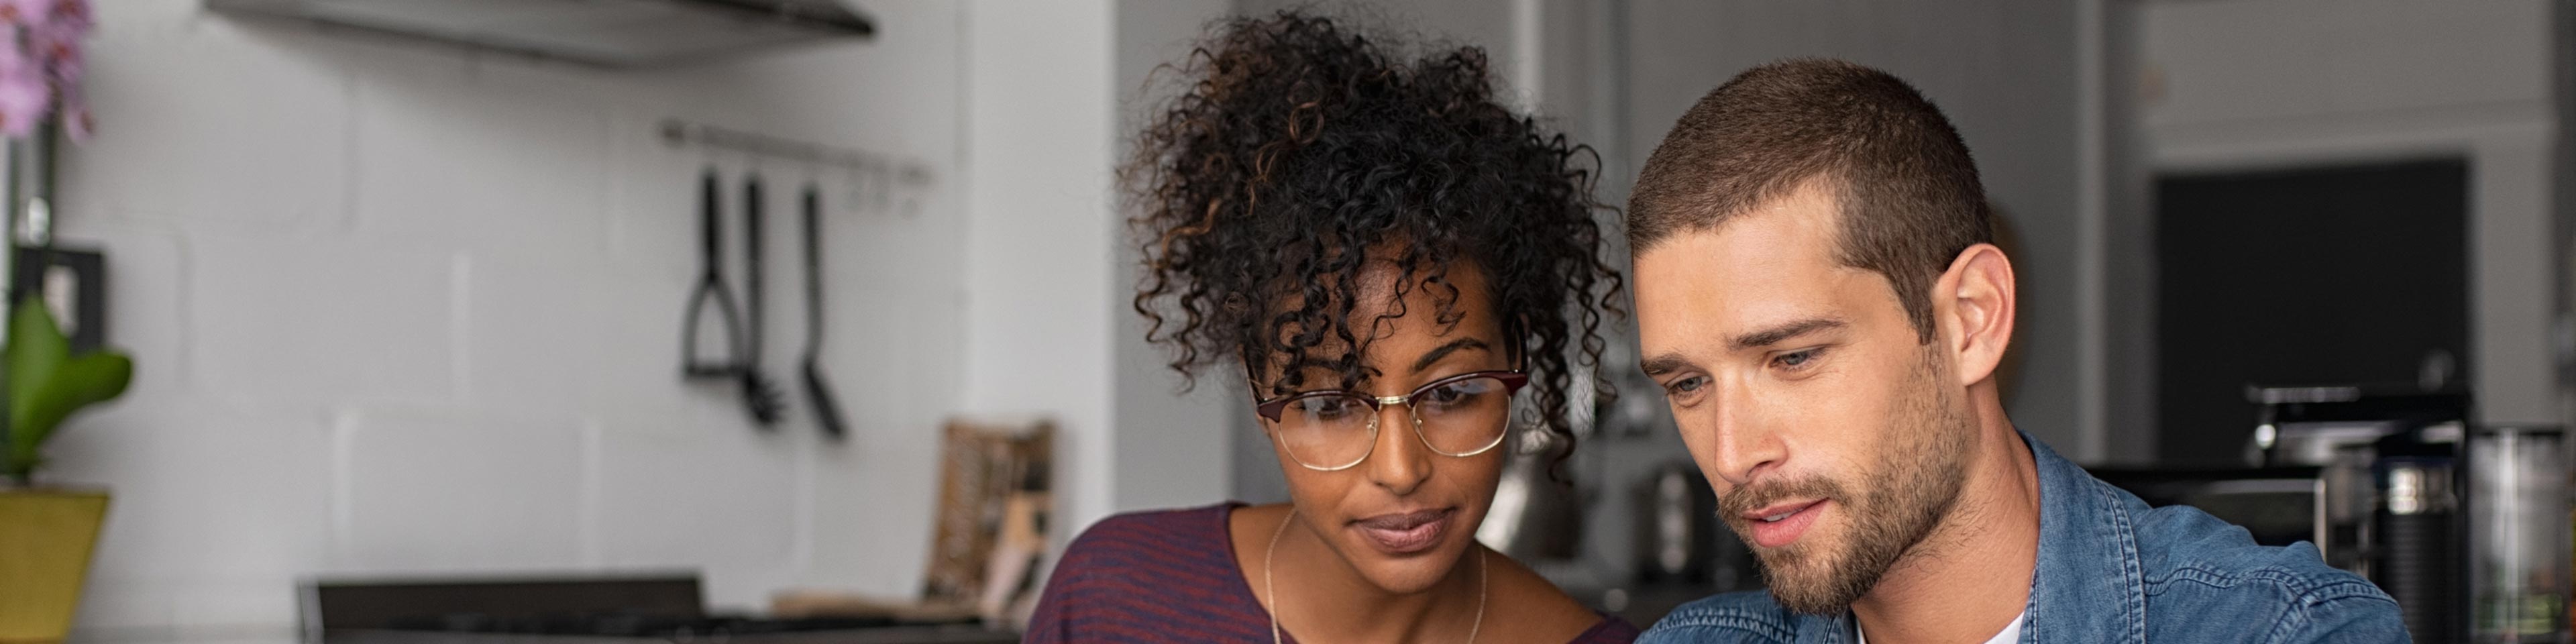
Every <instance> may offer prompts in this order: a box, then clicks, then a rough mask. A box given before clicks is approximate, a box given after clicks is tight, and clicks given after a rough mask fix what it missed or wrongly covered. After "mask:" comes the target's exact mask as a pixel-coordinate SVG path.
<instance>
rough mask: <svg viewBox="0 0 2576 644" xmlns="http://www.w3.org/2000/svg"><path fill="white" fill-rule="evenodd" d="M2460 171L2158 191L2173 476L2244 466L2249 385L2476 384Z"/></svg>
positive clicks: (2416, 167) (2380, 166) (2161, 373)
mask: <svg viewBox="0 0 2576 644" xmlns="http://www.w3.org/2000/svg"><path fill="white" fill-rule="evenodd" d="M2468 181H2469V168H2468V163H2467V162H2466V161H2463V160H2460V159H2441V160H2422V161H2404V162H2392V163H2376V164H2366V165H2344V166H2331V167H2307V168H2296V169H2279V170H2265V171H2259V172H2228V173H2207V174H2168V175H2163V176H2159V177H2158V178H2157V179H2156V276H2157V283H2156V291H2157V293H2156V355H2157V358H2158V360H2159V362H2158V363H2157V370H2158V374H2157V381H2156V384H2157V388H2158V389H2157V393H2156V399H2157V403H2158V404H2159V405H2160V407H2159V409H2158V415H2159V417H2160V418H2161V423H2160V424H2161V425H2162V427H2161V430H2160V432H2159V434H2160V435H2159V436H2158V437H2157V445H2156V447H2157V450H2158V451H2157V457H2158V460H2159V461H2162V462H2165V463H2171V464H2194V465H2219V464H2241V463H2243V460H2242V459H2243V458H2244V450H2245V444H2246V440H2247V438H2248V437H2249V436H2250V435H2251V433H2252V431H2253V426H2254V408H2253V406H2252V405H2251V404H2249V403H2247V402H2246V401H2245V386H2246V385H2247V384H2248V383H2261V384H2266V385H2298V384H2351V383H2379V384H2386V383H2427V384H2430V383H2429V382H2428V381H2442V383H2441V384H2443V385H2444V386H2454V387H2456V386H2461V385H2462V384H2463V382H2462V381H2461V378H2463V377H2464V376H2463V374H2467V373H2469V368H2468V364H2467V359H2468V356H2469V352H2468V348H2469V341H2468V340H2469V331H2468V329H2469V324H2468V312H2469V294H2468V293H2469V278H2468V202H2469V201H2468V200H2469V197H2468Z"/></svg>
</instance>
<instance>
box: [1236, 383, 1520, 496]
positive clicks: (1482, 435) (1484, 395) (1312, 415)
mask: <svg viewBox="0 0 2576 644" xmlns="http://www.w3.org/2000/svg"><path fill="white" fill-rule="evenodd" d="M1526 384H1529V374H1527V373H1522V372H1520V371H1518V370H1506V371H1476V372H1470V373H1462V374H1458V375H1455V376H1450V377H1447V378H1441V379H1439V380H1434V381H1431V382H1430V383H1429V384H1425V385H1422V386H1421V387H1420V388H1417V389H1414V390H1413V393H1408V394H1405V395H1402V396H1371V395H1368V394H1364V393H1360V392H1356V391H1347V390H1341V389H1325V390H1317V391H1307V392H1299V393H1294V394H1289V395H1286V396H1281V397H1279V398H1278V399H1275V400H1269V401H1265V402H1260V403H1256V404H1255V406H1254V409H1255V410H1258V411H1259V413H1260V414H1261V417H1262V418H1263V419H1267V420H1269V421H1270V428H1271V434H1272V435H1273V436H1276V437H1278V440H1279V446H1280V448H1281V449H1284V450H1286V451H1287V452H1288V458H1289V459H1290V460H1294V461H1297V464H1298V465H1303V466H1306V469H1310V470H1317V471H1323V472H1332V471H1337V470H1346V469H1350V468H1351V467H1353V466H1356V465H1359V464H1360V461H1365V460H1368V457H1369V453H1370V452H1373V451H1375V450H1376V449H1377V417H1378V416H1379V415H1380V413H1379V412H1380V411H1382V410H1384V409H1385V408H1386V406H1387V405H1404V406H1405V408H1406V409H1407V410H1409V411H1410V415H1411V416H1412V417H1413V433H1414V435H1415V436H1418V437H1421V438H1422V444H1423V445H1424V446H1427V447H1430V448H1431V451H1434V452H1439V453H1441V454H1443V455H1447V456H1459V457H1465V456H1475V455H1477V454H1483V453H1485V451H1486V450H1491V449H1493V448H1494V446H1496V445H1501V444H1503V430H1504V428H1505V427H1506V426H1507V425H1508V421H1509V420H1510V419H1511V413H1512V404H1511V401H1512V393H1513V392H1517V391H1520V389H1521V386H1522V385H1526Z"/></svg>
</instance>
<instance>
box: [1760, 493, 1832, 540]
mask: <svg viewBox="0 0 2576 644" xmlns="http://www.w3.org/2000/svg"><path fill="white" fill-rule="evenodd" d="M1825 503H1826V501H1825V500H1823V499H1818V500H1815V501H1808V502H1805V503H1786V504H1780V505H1774V506H1771V507H1767V508H1763V509H1760V510H1755V511H1752V512H1748V513H1745V516H1744V519H1746V521H1747V522H1748V523H1751V524H1752V526H1753V544H1754V545H1757V546H1761V547H1764V548H1778V547H1781V546H1786V545H1789V544H1791V543H1794V542H1796V541H1797V540H1798V537H1800V536H1804V535H1806V534H1807V528H1811V527H1814V526H1815V525H1816V515H1819V514H1823V513H1824V509H1825ZM1772 517H1778V518H1779V520H1778V521H1766V520H1765V519H1769V518H1772Z"/></svg>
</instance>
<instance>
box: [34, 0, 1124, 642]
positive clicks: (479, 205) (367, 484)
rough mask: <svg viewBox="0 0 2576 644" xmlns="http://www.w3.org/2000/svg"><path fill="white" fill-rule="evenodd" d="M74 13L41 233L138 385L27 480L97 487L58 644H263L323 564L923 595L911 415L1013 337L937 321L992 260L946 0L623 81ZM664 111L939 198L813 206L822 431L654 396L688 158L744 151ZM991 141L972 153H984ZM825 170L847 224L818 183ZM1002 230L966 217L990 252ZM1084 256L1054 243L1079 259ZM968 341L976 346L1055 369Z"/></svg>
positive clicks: (924, 437)
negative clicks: (682, 576)
mask: <svg viewBox="0 0 2576 644" xmlns="http://www.w3.org/2000/svg"><path fill="white" fill-rule="evenodd" d="M97 6H98V11H99V13H100V17H101V26H100V28H99V31H98V34H97V36H96V37H95V38H94V39H93V40H92V41H91V43H90V46H91V49H90V55H91V71H90V78H91V82H90V85H89V92H90V94H91V97H92V103H93V104H94V105H95V106H96V108H97V112H98V114H97V117H98V122H99V135H98V137H97V138H96V139H95V140H94V141H92V142H91V143H89V144H88V145H86V146H82V147H77V148H73V149H70V150H69V151H68V152H67V153H66V155H65V157H64V159H63V162H64V168H63V171H64V179H63V184H62V194H61V199H60V202H59V203H60V205H59V207H58V210H57V212H58V213H60V226H61V227H60V232H61V235H62V237H63V239H64V240H65V241H66V242H67V243H93V244H97V245H100V246H103V247H105V248H106V250H107V253H108V257H109V263H110V265H111V269H112V271H113V273H114V283H113V291H112V293H111V296H110V299H111V301H110V305H111V307H112V309H113V313H112V315H113V323H114V328H113V333H114V335H113V336H112V338H111V340H112V342H114V343H115V344H117V345H119V346H122V347H125V348H127V349H129V350H131V351H132V352H133V353H134V355H135V358H136V362H137V365H138V375H137V378H136V381H135V382H134V385H133V387H132V390H131V391H130V392H129V393H128V394H127V395H126V397H125V398H124V399H123V400H122V401H120V402H118V403H116V404H114V405H113V406H111V407H108V408H106V409H104V410H103V411H99V412H95V413H93V414H91V415H87V416H83V417H79V418H76V419H74V420H73V421H72V422H71V424H69V425H68V426H67V427H66V428H65V430H64V431H63V433H62V434H60V436H59V438H58V439H57V440H56V441H55V442H54V444H53V445H52V449H51V455H52V457H53V458H54V461H53V463H52V465H53V467H52V468H51V469H49V470H47V471H46V473H45V474H46V475H47V476H48V478H50V479H51V480H53V481H56V482H62V483H81V484H96V485H103V486H107V487H109V488H111V489H113V491H114V493H115V495H116V498H115V502H114V506H113V510H112V511H111V516H110V518H109V523H108V526H107V532H106V536H105V537H104V542H103V544H102V546H101V549H100V551H99V552H98V556H97V559H96V563H95V565H94V567H93V572H94V576H93V581H92V584H91V586H90V587H89V590H88V593H87V597H86V601H85V603H84V605H83V607H82V612H81V626H80V629H79V630H78V631H77V634H76V637H77V638H78V639H81V640H85V641H137V640H162V639H221V638H227V637H233V638H243V639H256V640H271V641H274V640H283V639H285V638H287V637H290V636H291V631H290V630H289V625H290V624H291V622H292V620H293V618H294V604H293V601H294V594H293V588H294V585H295V582H296V581H297V580H298V579H299V578H302V577H305V576H308V575H316V574H322V575H343V574H375V573H405V574H408V573H434V572H460V571H491V570H514V571H515V570H531V569H545V570H593V569H636V568H653V569H669V568H682V569H698V570H703V571H704V573H705V575H706V580H707V582H708V584H709V586H708V587H709V590H710V591H711V595H712V599H713V600H714V601H715V602H717V603H718V604H719V605H725V606H753V605H759V604H763V603H765V601H766V595H767V593H769V592H770V591H772V590H775V589H777V588H780V587H783V586H790V585H810V586H825V587H835V588H848V589H855V590H861V591H867V592H875V593H883V594H891V595H902V594H908V593H910V592H911V591H912V590H913V589H914V588H915V587H916V585H917V583H918V576H919V573H920V566H921V560H922V557H921V555H919V554H915V553H925V552H926V551H927V548H928V544H927V541H928V536H929V535H928V518H929V515H930V513H931V503H932V496H933V483H934V481H933V477H934V475H935V470H934V469H933V468H934V466H935V461H936V458H935V454H936V447H937V427H938V422H939V421H940V419H942V418H943V417H945V416H947V415H948V414H949V413H951V412H952V411H955V410H957V409H959V408H961V407H963V406H965V403H966V402H967V401H968V400H970V398H969V397H968V393H969V392H972V394H973V397H972V398H971V400H977V401H983V400H991V399H994V398H995V397H996V396H995V387H992V386H989V385H988V386H983V387H980V388H976V387H969V386H968V384H969V382H968V380H967V377H966V374H967V373H969V369H970V367H969V365H970V364H976V363H971V362H970V361H969V360H968V358H969V352H968V351H967V349H966V346H967V344H968V342H969V341H968V338H969V337H970V334H971V335H972V336H974V337H979V338H981V337H984V336H995V335H1007V334H1003V333H1000V332H1001V331H1002V330H1003V329H1001V328H996V327H994V326H992V325H989V324H988V325H981V326H976V325H969V324H968V323H967V322H968V317H967V315H966V312H967V311H968V310H969V309H967V308H966V305H967V304H968V303H967V302H966V301H965V300H964V299H963V297H962V294H963V293H964V292H965V291H964V289H965V287H966V285H967V284H968V283H969V279H968V278H967V277H961V276H976V277H982V276H987V275H989V273H987V272H977V270H973V269H970V266H978V265H976V264H974V262H975V261H977V260H979V259H983V258H984V256H983V255H979V254H976V253H980V252H982V251H977V252H969V250H968V249H969V248H970V247H971V246H975V245H972V244H969V243H967V240H968V234H969V231H970V226H969V224H968V222H969V221H970V218H968V217H964V216H962V215H965V214H968V212H969V211H966V210H963V209H961V208H960V207H959V206H958V205H957V204H958V200H957V196H956V195H958V194H959V192H958V191H959V190H960V189H961V188H962V187H963V186H965V185H968V183H967V182H965V181H963V180H962V178H961V177H958V176H957V172H956V169H957V168H958V167H959V163H958V158H959V156H960V139H961V138H962V137H961V136H960V131H961V129H962V128H963V127H965V124H964V123H962V122H961V121H960V118H961V116H968V112H967V111H966V110H963V109H961V101H962V100H964V99H963V98H961V97H962V96H964V95H966V92H965V90H966V89H967V88H965V87H963V86H961V82H960V81H959V77H960V71H961V70H962V69H963V68H964V65H963V61H962V60H961V54H963V53H965V52H964V50H963V49H962V48H961V47H960V45H959V43H960V34H961V32H963V31H964V30H965V29H966V25H967V24H968V23H966V22H965V18H966V15H965V12H963V11H961V10H960V9H958V8H956V7H954V6H952V5H950V4H949V3H944V2H935V1H927V0H923V1H901V0H878V1H871V2H868V3H866V8H867V10H868V11H869V12H870V13H871V14H872V15H873V16H874V17H875V18H876V19H877V20H878V24H879V26H880V28H881V30H880V35H879V36H878V37H877V38H876V39H875V40H874V41H873V42H869V43H865V44H852V45H834V46H826V47H819V48H812V49H806V50H799V51H793V52H784V53H780V54H777V55H774V56H767V57H760V58H756V59H746V60H743V61H740V62H728V63H722V64H712V65H707V66H703V67H696V68H688V69H679V70H671V71H660V72H631V73H629V72H606V71H598V70H591V69H584V68H578V67H570V66H565V65H560V64H545V63H537V62H531V61H526V60H520V59H514V58H510V57H503V56H488V55H476V54H471V53H465V52H461V51H458V50H452V49H445V48H440V47H436V46H421V45H415V44H409V43H393V42H388V41H384V40H380V39H374V38H370V37H365V36H360V35H352V34H325V33H318V32H317V31H316V30H314V29H312V28H310V27H306V26H302V25H297V24H287V23H245V22H242V21H239V20H237V19H233V18H229V17H225V16H220V15H214V14H209V13H206V12H204V11H203V10H202V9H200V8H199V7H198V3H197V2H195V1H194V0H116V1H113V2H102V3H98V5H97ZM1049 6H1052V5H1049ZM987 64H990V62H989V61H987ZM1098 78H1100V79H1105V78H1106V75H1105V73H1104V74H1102V75H1100V76H1099V77H1098ZM1086 86H1087V87H1088V88H1090V91H1092V92H1093V93H1094V94H1095V95H1096V94H1098V92H1099V89H1098V88H1099V87H1100V86H1101V83H1100V82H1092V83H1088V84H1087V85H1086ZM1101 100H1105V99H1101ZM671 116H676V117H684V118H690V119H695V120H702V121H707V122H713V123H719V124H725V125H730V126H735V127H741V128H746V129H753V130H760V131H767V132H773V133H777V134H781V135H785V136H791V137H797V138H804V139H810V140H814V141H818V142H824V143H831V144H840V145H849V146H859V147H865V148H870V149H875V150H883V151H889V152H895V153H900V154H903V155H906V156H908V157H911V158H914V159H917V160H919V161H921V162H923V163H925V164H927V165H928V166H929V167H931V168H932V169H933V171H934V172H935V173H936V174H937V180H938V181H939V183H938V184H937V185H936V187H935V188H933V189H930V190H927V191H924V192H919V193H916V194H914V195H913V196H914V197H916V198H917V200H916V201H917V203H916V205H915V206H914V207H913V208H910V209H902V208H898V210H901V211H902V212H904V213H908V214H896V213H893V212H886V211H878V210H873V209H860V208H853V207H849V206H847V205H843V206H840V207H836V208H834V210H833V211H832V212H831V213H830V215H829V219H828V223H827V224H826V226H827V228H828V230H829V233H830V237H829V239H828V240H827V241H826V245H827V246H828V247H829V248H828V251H827V252H828V253H829V255H828V257H829V266H828V267H827V272H828V275H827V281H828V282H829V284H830V289H831V299H832V305H833V306H832V309H831V311H830V312H829V315H830V316H831V322H832V324H833V328H832V329H831V336H832V337H831V338H830V340H829V342H830V344H829V347H828V351H827V352H826V355H825V358H826V368H827V369H828V370H830V372H831V373H832V375H833V376H834V377H835V378H836V381H835V383H836V384H837V385H838V388H839V390H840V395H841V401H842V404H843V406H844V408H845V410H847V411H848V412H849V413H850V415H851V421H852V423H853V426H854V431H855V433H854V435H853V436H852V437H851V439H850V440H849V441H848V442H847V443H846V444H832V443H827V442H825V441H823V440H821V439H820V438H819V437H818V431H817V430H816V428H815V426H814V424H813V422H812V420H811V419H810V418H811V417H810V416H808V415H805V413H804V412H805V411H806V410H805V409H804V408H803V406H802V401H801V396H799V397H796V398H791V404H795V405H797V407H796V408H795V409H793V410H791V412H790V420H789V422H788V423H787V424H786V425H785V426H783V427H781V428H779V429H778V430H777V431H776V432H775V433H772V434H763V433H760V432H757V431H755V430H753V429H752V428H751V426H750V424H749V423H748V422H747V421H746V420H745V419H744V418H743V413H742V411H741V409H740V406H739V405H738V404H737V403H736V400H735V396H734V394H733V392H732V391H731V390H730V388H729V387H726V386H706V385H691V384H684V383H683V382H681V380H680V379H679V377H678V366H677V361H678V359H679V358H678V356H677V353H678V349H679V347H678V344H679V343H678V339H679V337H678V336H679V326H678V325H679V318H680V316H681V309H682V306H683V304H684V297H685V296H686V295H687V294H688V292H689V287H690V285H691V280H692V278H693V277H694V276H695V272H696V270H697V259H696V256H695V255H696V250H695V248H696V246H695V236H696V224H695V206H694V204H695V191H696V188H695V186H696V179H697V173H698V171H699V169H700V168H701V167H702V166H703V165H704V164H705V163H707V162H708V161H710V160H712V161H714V162H715V163H717V164H719V165H721V166H724V167H725V168H727V171H728V172H729V173H738V172H740V171H741V170H742V169H744V168H745V167H746V162H745V161H744V160H743V159H742V158H741V157H739V156H734V155H724V154H718V155H713V156H712V157H710V156H709V155H705V154H702V153H700V152H695V151H678V150H672V149H668V148H665V147H664V146H663V145H662V144H661V142H660V141H659V140H658V139H657V138H656V137H655V136H654V132H653V129H652V127H653V124H654V123H655V122H656V121H657V120H658V119H660V118H663V117H671ZM976 116H980V115H976ZM1000 134H1002V135H1004V136H1021V135H1025V136H1031V137H1038V136H1044V135H1047V134H1049V133H1046V132H1026V133H1017V132H1008V131H1002V132H1000ZM1075 138H1077V139H1080V140H1082V141H1089V142H1097V141H1100V140H1102V139H1101V135H1100V134H1099V133H1098V132H1097V131H1094V132H1092V133H1089V134H1084V135H1081V136H1077V137H1075ZM999 140H1000V141H1002V142H1003V143H1001V144H999V145H997V146H996V147H993V148H990V149H989V150H988V151H987V153H986V154H984V155H981V158H980V159H979V161H980V162H984V163H988V164H989V163H994V162H1005V161H1007V157H1008V156H1009V155H1008V152H1010V151H1011V147H1010V146H1011V145H1012V144H1011V143H1008V141H1010V139H1008V138H1003V139H999ZM1093 147H1095V148H1099V147H1102V146H1100V145H1097V144H1095V145H1094V146H1093ZM758 167H759V168H760V169H761V170H762V171H763V172H764V173H765V174H766V175H767V176H769V177H770V178H771V183H770V187H771V191H772V195H773V197H772V202H771V203H772V206H771V208H770V230H771V231H772V233H773V235H772V238H771V239H770V242H769V245H768V248H769V249H770V265H769V276H770V282H769V303H770V307H769V319H770V325H769V329H768V331H769V337H771V338H773V340H772V341H771V342H770V345H769V350H768V352H767V359H768V364H769V365H770V370H771V372H772V374H773V375H776V376H778V377H780V378H782V381H783V382H784V383H785V384H787V385H789V386H791V387H792V386H793V385H794V381H793V380H785V379H787V378H789V377H790V374H791V373H792V372H791V368H792V365H793V362H792V361H793V358H794V355H795V353H796V352H797V351H798V350H800V349H801V344H802V340H801V338H802V336H803V322H802V315H801V299H800V298H799V297H798V294H799V293H800V292H801V279H802V278H801V271H799V270H797V269H796V267H797V266H798V265H799V263H798V262H799V260H800V259H801V258H800V256H799V254H798V252H799V251H798V246H797V245H796V244H795V240H796V237H795V230H796V227H795V225H794V223H795V219H794V218H793V211H792V210H791V209H790V204H791V203H792V202H791V201H789V197H788V192H787V190H786V188H788V187H789V186H790V185H792V182H793V180H795V179H798V178H801V177H802V176H803V175H804V174H805V172H806V170H805V169H804V168H803V167H801V166H799V165H797V164H793V163H780V162H774V161H773V162H759V163H758ZM979 169H984V168H982V167H979ZM822 179H823V181H824V182H825V185H826V186H828V187H829V190H830V191H829V192H827V194H826V197H827V200H829V201H837V202H845V201H846V199H845V197H846V196H847V194H848V193H847V192H846V189H847V188H848V182H847V181H846V178H845V177H843V176H839V175H834V174H828V173H827V174H824V175H823V176H822ZM988 185H989V184H988ZM1067 190H1069V191H1072V192H1081V191H1083V190H1092V191H1093V192H1095V193H1096V189H1095V188H1091V187H1089V186H1087V185H1086V186H1082V187H1080V188H1067ZM1032 194H1035V193H1032ZM1048 196H1049V198H1050V201H1047V202H1045V203H1054V201H1052V198H1053V197H1055V196H1057V195H1054V194H1052V193H1048ZM733 201H734V200H733V199H728V203H731V202H733ZM905 201H906V200H901V199H898V200H896V201H895V203H896V204H897V205H898V206H899V205H900V204H902V203H904V202H905ZM975 205H976V206H977V207H978V208H979V209H980V210H976V211H973V212H987V211H991V210H995V209H997V208H1000V207H1002V206H999V205H997V204H994V203H992V202H976V204H975ZM1023 205H1035V204H1034V203H1032V204H1023ZM736 221H738V220H736ZM994 228H995V227H993V226H985V225H978V226H976V227H973V228H972V230H974V231H975V232H976V233H979V234H986V235H1007V234H1009V233H1010V232H1011V231H1009V230H995V229H994ZM734 238H735V239H736V240H739V233H738V232H737V233H735V235H734ZM1079 241H1080V244H1081V246H1080V247H1079V248H1078V249H1076V248H1073V246H1072V245H1071V244H1072V242H1068V246H1067V248H1068V249H1067V250H1063V251H1059V254H1065V255H1081V256H1097V255H1100V254H1101V251H1100V250H1098V249H1099V248H1101V246H1100V245H1099V244H1098V243H1093V242H1094V241H1095V240H1079ZM727 252H728V253H738V252H739V250H738V248H729V249H728V250H727ZM733 257H734V258H735V259H736V260H737V261H738V260H739V257H740V255H739V254H734V255H733ZM733 270H734V271H735V272H736V274H737V275H738V274H739V268H738V267H737V268H735V269H733ZM1090 283H1093V284H1097V283H1098V280H1096V279H1095V280H1093V281H1092V282H1090ZM1080 299H1082V300H1083V301H1082V302H1076V303H1070V304H1068V306H1073V305H1081V304H1088V305H1091V306H1094V307H1095V308H1096V307H1097V306H1098V305H1097V304H1096V303H1092V302H1090V300H1095V299H1097V298H1090V297H1084V298H1080ZM1050 308H1053V307H1050ZM1035 312H1043V313H1048V314H1049V315H1045V316H1035V317H1031V318H1028V319H1030V320H1045V319H1054V315H1053V314H1054V313H1058V311H1053V310H1043V311H1035ZM977 319H979V320H994V319H998V318H991V317H986V318H977ZM1090 328H1091V330H1090V331H1088V333H1092V334H1095V335H1096V334H1098V333H1102V332H1105V331H1102V330H1101V325H1099V324H1094V325H1092V326H1091V327H1090ZM994 348H996V349H999V350H1000V352H999V353H997V352H994V351H986V352H979V353H975V354H973V356H974V357H975V358H977V359H978V360H982V361H983V362H984V363H994V362H1002V361H1003V360H1002V359H1001V358H1012V360H1010V362H1012V363H1013V364H1024V363H1022V362H1021V361H1019V360H1017V359H1016V358H1028V359H1029V360H1028V362H1027V364H1038V365H1043V364H1045V363H1046V362H1047V359H1048V358H1049V357H1050V356H1048V355H1045V354H1039V355H1022V354H1019V353H1018V352H1016V351H1014V350H1013V349H1014V347H1012V346H1010V345H994ZM979 382H988V381H979ZM1084 420H1085V422H1096V419H1094V418H1092V417H1084Z"/></svg>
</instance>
